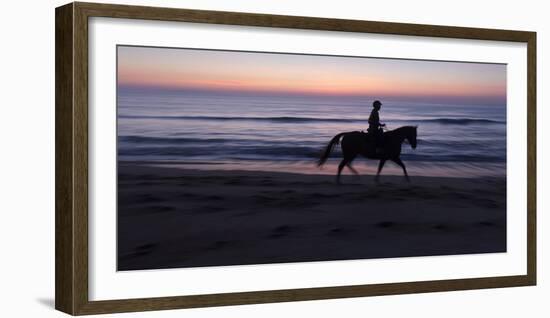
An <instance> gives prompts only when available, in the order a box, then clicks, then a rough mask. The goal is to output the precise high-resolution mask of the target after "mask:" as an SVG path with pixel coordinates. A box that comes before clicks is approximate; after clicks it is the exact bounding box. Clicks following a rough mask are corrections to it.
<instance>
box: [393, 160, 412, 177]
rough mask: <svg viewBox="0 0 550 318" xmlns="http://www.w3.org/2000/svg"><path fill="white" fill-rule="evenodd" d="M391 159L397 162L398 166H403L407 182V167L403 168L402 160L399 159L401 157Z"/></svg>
mask: <svg viewBox="0 0 550 318" xmlns="http://www.w3.org/2000/svg"><path fill="white" fill-rule="evenodd" d="M392 161H393V162H395V163H397V164H398V165H399V166H401V168H403V173H404V174H405V179H406V180H407V182H411V179H410V178H409V174H408V173H407V168H405V164H404V163H403V161H401V158H395V159H392Z"/></svg>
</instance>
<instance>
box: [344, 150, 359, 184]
mask: <svg viewBox="0 0 550 318" xmlns="http://www.w3.org/2000/svg"><path fill="white" fill-rule="evenodd" d="M353 159H355V156H354V157H353V158H351V160H349V161H348V163H347V164H346V166H347V167H348V168H349V170H351V172H353V174H354V175H355V178H356V179H359V172H357V170H355V168H354V167H353V166H352V165H351V161H352V160H353Z"/></svg>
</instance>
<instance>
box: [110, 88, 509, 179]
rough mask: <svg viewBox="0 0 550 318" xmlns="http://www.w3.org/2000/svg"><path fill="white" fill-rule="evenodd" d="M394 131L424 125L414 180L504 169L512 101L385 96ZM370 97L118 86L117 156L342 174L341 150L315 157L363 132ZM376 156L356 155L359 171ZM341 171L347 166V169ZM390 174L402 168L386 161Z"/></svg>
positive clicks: (409, 153) (411, 166) (410, 154)
mask: <svg viewBox="0 0 550 318" xmlns="http://www.w3.org/2000/svg"><path fill="white" fill-rule="evenodd" d="M382 103H383V106H382V110H381V112H380V118H381V122H383V123H386V124H387V128H388V129H389V130H391V129H395V128H398V127H401V126H406V125H417V126H418V147H417V149H416V150H413V149H411V147H410V146H409V145H408V144H406V143H404V144H403V148H402V149H403V151H402V156H401V158H402V160H403V162H404V163H405V165H406V166H407V169H408V171H409V174H410V175H411V177H414V176H415V175H422V176H448V177H477V176H505V175H506V105H455V104H435V103H418V102H416V103H415V102H403V101H397V100H389V99H385V100H382ZM371 105H372V99H369V98H364V97H361V98H360V97H334V96H328V97H327V96H299V95H292V96H282V95H259V94H256V95H253V94H244V93H243V94H237V93H214V92H204V91H203V92H197V91H167V90H139V89H128V88H119V90H118V96H117V108H118V109H117V111H118V115H117V127H118V145H117V152H118V160H119V162H122V161H139V162H149V163H150V164H153V165H155V164H158V165H161V164H162V165H170V166H176V167H183V168H192V169H211V170H214V169H222V170H261V171H278V172H293V173H320V174H335V170H336V165H337V163H338V162H339V161H340V159H341V156H340V153H339V147H336V148H335V151H334V152H333V154H332V156H331V159H330V160H329V161H328V163H327V165H326V166H325V167H324V168H323V169H319V168H318V167H317V165H316V162H317V160H318V158H319V155H320V153H321V151H322V150H323V149H324V147H325V146H326V145H327V143H328V142H329V141H330V139H331V138H332V137H333V136H334V135H336V134H338V133H340V132H345V131H358V130H366V129H367V128H368V123H367V119H368V116H369V114H370V111H371V109H372V106H371ZM377 164H378V162H377V161H373V160H367V159H365V158H360V157H358V158H357V159H355V161H354V167H355V168H356V169H357V170H359V172H360V173H362V174H373V173H375V172H376V167H377ZM344 173H346V174H347V173H349V171H347V170H346V169H345V170H344ZM382 174H383V175H384V174H395V175H401V174H402V172H401V169H400V168H399V167H397V166H395V165H392V164H391V163H388V164H386V167H385V168H384V171H383V173H382Z"/></svg>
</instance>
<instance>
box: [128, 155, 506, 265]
mask: <svg viewBox="0 0 550 318" xmlns="http://www.w3.org/2000/svg"><path fill="white" fill-rule="evenodd" d="M342 182H343V184H341V185H337V184H336V183H335V177H334V175H329V174H326V173H325V174H313V173H308V174H300V173H287V172H278V171H243V170H222V169H217V170H216V169H211V168H209V169H195V168H193V169H186V168H182V167H169V166H166V165H162V164H156V165H155V164H150V163H149V164H147V163H143V162H125V161H119V164H118V215H117V227H118V228H117V230H118V235H117V236H118V242H117V247H118V270H140V269H160V268H182V267H200V266H225V265H246V264H266V263H285V262H309V261H327V260H348V259H370V258H388V257H410V256H431V255H451V254H472V253H497V252H505V251H506V179H505V177H490V176H477V177H469V178H460V177H454V178H449V177H436V176H432V177H420V176H414V175H411V182H410V183H407V182H406V181H405V180H404V178H403V177H402V176H398V175H394V176H391V175H382V177H381V179H380V183H375V182H374V177H373V176H372V175H362V176H360V179H357V178H355V177H353V176H351V175H344V176H343V177H342Z"/></svg>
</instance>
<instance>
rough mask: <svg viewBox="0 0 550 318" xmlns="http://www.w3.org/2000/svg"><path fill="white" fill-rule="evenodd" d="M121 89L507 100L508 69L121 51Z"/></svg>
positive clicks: (245, 54) (188, 51) (172, 50)
mask: <svg viewBox="0 0 550 318" xmlns="http://www.w3.org/2000/svg"><path fill="white" fill-rule="evenodd" d="M117 50H118V51H117V52H118V73H117V76H118V85H119V87H139V88H155V89H170V90H174V89H176V90H179V89H181V90H201V91H202V90H204V91H216V92H232V93H240V92H242V93H255V94H305V95H330V96H374V97H379V98H394V99H401V100H411V101H416V100H426V99H428V100H442V101H461V102H472V103H477V104H498V105H505V103H506V65H503V64H487V63H463V62H444V61H427V60H405V59H384V58H369V57H342V56H320V55H299V54H277V53H258V52H240V51H221V50H200V49H179V48H155V47H134V46H118V48H117Z"/></svg>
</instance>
